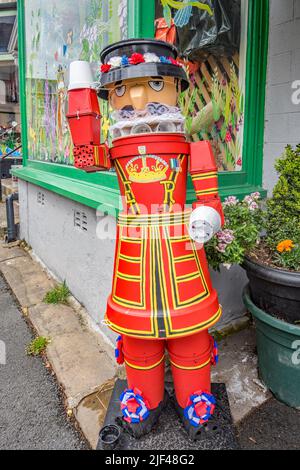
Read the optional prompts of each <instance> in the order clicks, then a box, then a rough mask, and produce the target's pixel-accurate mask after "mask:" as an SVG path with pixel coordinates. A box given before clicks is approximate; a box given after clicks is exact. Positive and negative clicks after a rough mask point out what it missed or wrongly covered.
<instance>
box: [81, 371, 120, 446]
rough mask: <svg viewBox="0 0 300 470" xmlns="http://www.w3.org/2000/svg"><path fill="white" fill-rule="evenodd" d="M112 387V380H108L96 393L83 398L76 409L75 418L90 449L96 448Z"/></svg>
mask: <svg viewBox="0 0 300 470" xmlns="http://www.w3.org/2000/svg"><path fill="white" fill-rule="evenodd" d="M114 385H115V380H114V379H113V380H108V381H107V382H106V383H105V384H103V385H102V386H101V387H100V389H99V390H98V391H97V392H96V393H93V394H91V395H89V396H87V397H85V398H84V399H83V400H82V401H81V402H80V403H79V405H78V407H77V408H76V411H75V418H76V419H77V421H78V423H79V425H80V428H81V430H82V432H83V434H84V435H85V436H86V438H87V439H88V441H89V444H90V446H91V448H92V449H96V447H97V444H98V439H99V432H100V429H101V428H102V427H103V425H104V421H105V417H106V413H107V409H108V406H109V402H110V399H111V395H112V392H113V389H114Z"/></svg>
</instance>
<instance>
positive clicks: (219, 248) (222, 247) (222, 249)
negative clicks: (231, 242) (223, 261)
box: [216, 243, 227, 253]
mask: <svg viewBox="0 0 300 470" xmlns="http://www.w3.org/2000/svg"><path fill="white" fill-rule="evenodd" d="M226 248H227V245H226V243H219V244H218V246H217V247H216V250H217V251H218V252H219V253H225V251H226Z"/></svg>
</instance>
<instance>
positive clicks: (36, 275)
mask: <svg viewBox="0 0 300 470" xmlns="http://www.w3.org/2000/svg"><path fill="white" fill-rule="evenodd" d="M0 268H1V271H2V274H3V275H4V277H5V279H6V281H7V282H8V284H9V285H10V287H11V289H12V290H13V292H14V294H15V296H16V297H17V299H18V301H19V303H20V305H21V306H22V307H31V306H34V305H36V304H39V303H41V302H42V301H43V299H44V297H45V295H46V294H47V292H49V291H50V290H51V289H53V287H54V286H55V285H56V283H55V281H54V280H53V279H51V278H50V277H49V276H48V275H47V274H46V273H45V272H44V271H43V270H42V268H41V266H39V265H38V264H37V263H36V262H35V261H33V260H32V259H31V258H30V257H29V256H23V257H16V258H13V259H8V260H6V261H2V263H1V266H0Z"/></svg>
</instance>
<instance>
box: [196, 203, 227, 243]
mask: <svg viewBox="0 0 300 470" xmlns="http://www.w3.org/2000/svg"><path fill="white" fill-rule="evenodd" d="M221 226H222V223H221V216H220V214H219V213H218V212H217V211H216V210H215V209H214V208H213V207H210V206H199V207H197V208H196V209H195V210H193V212H192V213H191V218H190V224H189V234H190V237H191V239H192V240H194V241H195V242H197V243H207V242H208V241H209V240H210V239H211V238H212V237H213V236H214V235H215V234H216V233H217V232H219V231H220V230H221Z"/></svg>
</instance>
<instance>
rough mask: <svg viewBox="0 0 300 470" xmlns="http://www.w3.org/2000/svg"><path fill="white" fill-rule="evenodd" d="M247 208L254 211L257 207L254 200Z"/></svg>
mask: <svg viewBox="0 0 300 470" xmlns="http://www.w3.org/2000/svg"><path fill="white" fill-rule="evenodd" d="M249 209H250V211H256V210H257V209H258V204H257V203H256V202H254V201H253V202H251V204H249Z"/></svg>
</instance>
